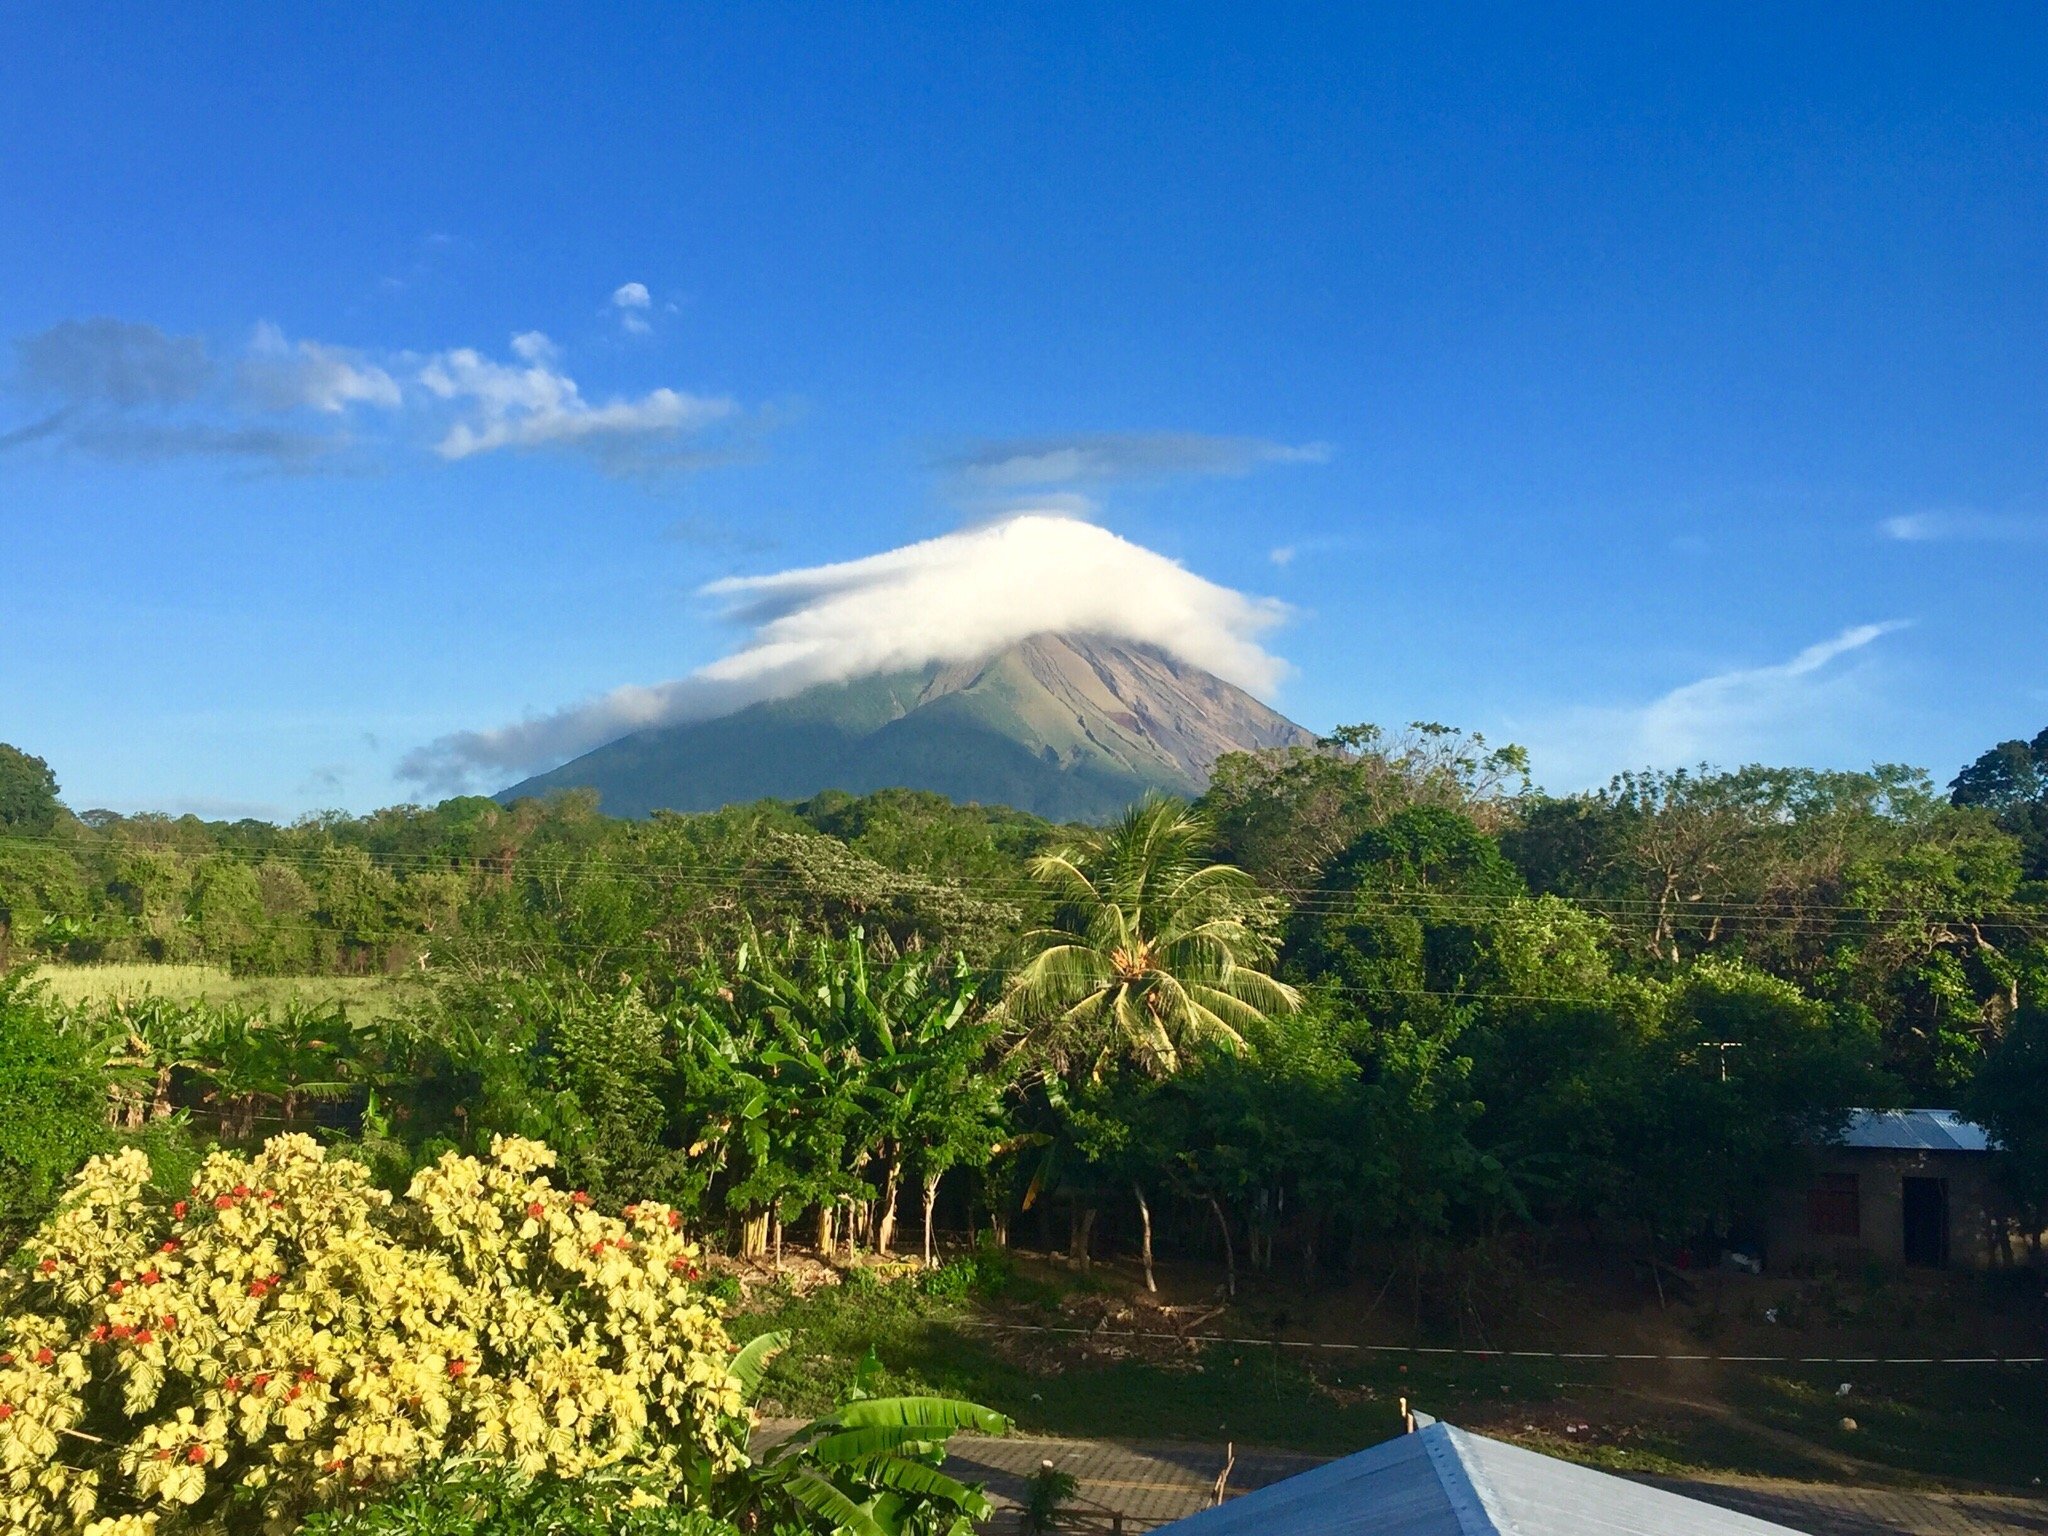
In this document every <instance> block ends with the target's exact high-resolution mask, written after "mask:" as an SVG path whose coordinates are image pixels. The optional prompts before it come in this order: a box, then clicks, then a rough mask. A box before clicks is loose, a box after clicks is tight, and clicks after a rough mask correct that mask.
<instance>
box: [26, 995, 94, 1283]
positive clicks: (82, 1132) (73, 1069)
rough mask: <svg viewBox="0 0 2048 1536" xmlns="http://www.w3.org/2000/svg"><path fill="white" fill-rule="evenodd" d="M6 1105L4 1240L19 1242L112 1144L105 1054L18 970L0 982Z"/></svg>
mask: <svg viewBox="0 0 2048 1536" xmlns="http://www.w3.org/2000/svg"><path fill="white" fill-rule="evenodd" d="M0 1106H5V1112H4V1113H0V1183H4V1185H5V1189H6V1193H5V1196H4V1197H0V1236H4V1235H7V1234H15V1235H18V1234H20V1233H21V1232H23V1231H26V1230H27V1229H28V1228H30V1227H32V1226H33V1225H34V1224H35V1223H36V1222H37V1221H39V1220H40V1219H41V1218H42V1216H43V1214H44V1213H45V1212H46V1211H48V1210H49V1208H50V1202H51V1201H52V1200H54V1199H55V1198H56V1195H57V1191H58V1190H59V1189H61V1188H62V1187H63V1185H64V1181H65V1180H66V1179H68V1178H70V1177H71V1174H72V1171H73V1170H74V1169H76V1168H77V1167H78V1165H79V1164H80V1163H82V1162H84V1161H85V1160H86V1158H88V1157H90V1156H91V1155H92V1154H93V1153H95V1152H97V1151H99V1150H100V1149H101V1148H102V1147H103V1146H105V1145H106V1142H107V1128H106V1112H107V1079H106V1056H105V1053H104V1051H101V1050H98V1049H97V1048H96V1045H95V1042H93V1041H92V1040H90V1039H88V1038H84V1037H82V1036H79V1035H74V1034H71V1033H67V1032H66V1031H65V1029H64V1027H63V1018H62V1016H61V1015H60V1014H59V1012H58V1011H57V1009H56V1008H55V1007H54V1006H53V1005H52V1004H51V1003H50V1002H49V1000H48V998H47V997H45V995H44V993H43V990H42V988H41V987H40V986H37V985H34V984H32V983H31V982H30V981H29V980H28V978H27V976H26V975H25V974H24V973H22V972H18V971H17V972H15V973H13V974H11V975H7V976H0ZM12 1246H13V1244H12V1243H11V1242H6V1243H0V1248H11V1247H12Z"/></svg>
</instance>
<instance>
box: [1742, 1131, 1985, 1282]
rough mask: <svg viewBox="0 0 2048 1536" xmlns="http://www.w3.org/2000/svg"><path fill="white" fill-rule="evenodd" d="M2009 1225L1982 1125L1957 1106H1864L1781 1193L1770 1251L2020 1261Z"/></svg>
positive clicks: (1922, 1261)
mask: <svg viewBox="0 0 2048 1536" xmlns="http://www.w3.org/2000/svg"><path fill="white" fill-rule="evenodd" d="M2006 1227H2007V1223H2006V1221H2005V1217H2004V1212H2003V1207H2002V1205H2001V1202H2000V1199H1999V1192H1998V1186H1997V1184H1996V1182H1995V1181H1994V1179H1993V1169H1992V1147H1991V1141H1990V1138H1989V1136H1987V1135H1986V1134H1985V1131H1984V1128H1983V1127H1982V1126H1980V1125H1975V1124H1972V1123H1971V1122H1970V1121H1968V1120H1965V1119H1963V1118H1962V1117H1961V1116H1960V1115H1958V1114H1957V1113H1956V1112H1955V1111H1954V1110H1951V1109H1859V1110H1856V1111H1854V1112H1853V1113H1852V1114H1851V1115H1850V1117H1849V1124H1848V1129H1847V1130H1846V1131H1845V1132H1844V1133H1843V1136H1842V1139H1841V1141H1840V1142H1838V1143H1836V1144H1834V1145H1832V1146H1827V1147H1822V1148H1819V1149H1817V1150H1816V1153H1815V1158H1814V1164H1813V1171H1812V1173H1811V1174H1810V1175H1809V1176H1808V1178H1807V1180H1806V1181H1805V1183H1803V1184H1801V1185H1798V1186H1795V1187H1794V1188H1792V1189H1791V1190H1789V1191H1787V1193H1786V1194H1785V1196H1784V1197H1783V1198H1782V1199H1781V1200H1780V1201H1779V1203H1778V1206H1777V1208H1776V1210H1775V1211H1774V1213H1773V1215H1772V1220H1771V1228H1770V1240H1769V1258H1770V1261H1771V1263H1772V1264H1773V1265H1774V1266H1783V1265H1784V1264H1785V1263H1787V1262H1788V1261H1791V1262H1797V1261H1798V1260H1801V1259H1816V1258H1832V1259H1852V1258H1876V1259H1878V1260H1880V1261H1882V1262H1885V1263H1889V1264H1903V1265H1908V1266H1911V1267H1913V1268H1922V1269H1940V1268H1943V1267H1947V1266H1954V1267H1957V1268H1963V1269H1981V1268H1984V1267H1986V1266H1988V1265H1992V1264H1996V1263H2003V1262H2010V1249H2009V1246H2008V1243H2007V1241H2006Z"/></svg>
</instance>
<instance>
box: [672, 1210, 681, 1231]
mask: <svg viewBox="0 0 2048 1536" xmlns="http://www.w3.org/2000/svg"><path fill="white" fill-rule="evenodd" d="M668 1225H669V1230H670V1231H671V1232H680V1231H681V1230H682V1226H683V1218H682V1217H681V1216H679V1215H677V1214H676V1213H675V1212H674V1211H670V1212H669V1213H668Z"/></svg>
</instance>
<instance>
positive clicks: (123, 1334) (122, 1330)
mask: <svg viewBox="0 0 2048 1536" xmlns="http://www.w3.org/2000/svg"><path fill="white" fill-rule="evenodd" d="M113 1332H114V1337H115V1338H117V1339H125V1338H127V1337H128V1336H129V1335H130V1334H132V1333H134V1332H135V1330H134V1329H133V1328H131V1327H129V1326H128V1324H126V1323H116V1324H114V1329H113Z"/></svg>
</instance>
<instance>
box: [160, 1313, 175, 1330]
mask: <svg viewBox="0 0 2048 1536" xmlns="http://www.w3.org/2000/svg"><path fill="white" fill-rule="evenodd" d="M157 1326H158V1327H159V1328H161V1329H163V1331H164V1332H165V1333H170V1332H173V1331H174V1330H175V1329H176V1328H177V1326H178V1320H177V1318H176V1317H174V1316H172V1315H171V1314H170V1313H168V1312H166V1313H165V1314H164V1315H163V1317H162V1318H161V1319H160V1320H159V1321H158V1323H157Z"/></svg>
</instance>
